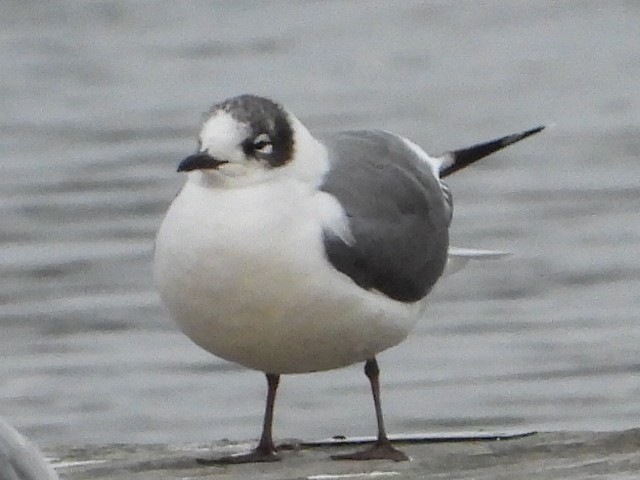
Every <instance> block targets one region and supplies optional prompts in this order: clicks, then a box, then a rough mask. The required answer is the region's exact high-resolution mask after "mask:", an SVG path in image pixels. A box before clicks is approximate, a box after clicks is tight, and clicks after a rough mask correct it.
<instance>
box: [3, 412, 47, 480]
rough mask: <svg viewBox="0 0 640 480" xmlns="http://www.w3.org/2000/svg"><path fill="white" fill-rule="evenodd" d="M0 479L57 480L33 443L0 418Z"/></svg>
mask: <svg viewBox="0 0 640 480" xmlns="http://www.w3.org/2000/svg"><path fill="white" fill-rule="evenodd" d="M0 479H2V480H58V479H59V477H58V474H57V473H56V472H55V470H54V469H53V467H51V465H49V463H47V461H46V459H45V458H44V457H43V455H42V453H41V452H40V450H39V449H38V447H36V446H35V445H34V444H33V443H31V442H30V441H28V440H27V439H26V438H24V437H23V436H22V435H20V433H18V431H17V430H16V429H15V428H13V427H12V426H11V425H9V424H8V423H7V422H6V421H5V420H3V419H2V418H0Z"/></svg>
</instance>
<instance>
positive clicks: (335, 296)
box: [154, 182, 421, 373]
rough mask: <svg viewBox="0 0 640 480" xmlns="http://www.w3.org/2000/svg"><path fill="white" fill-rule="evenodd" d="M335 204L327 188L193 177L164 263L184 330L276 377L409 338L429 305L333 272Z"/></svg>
mask: <svg viewBox="0 0 640 480" xmlns="http://www.w3.org/2000/svg"><path fill="white" fill-rule="evenodd" d="M278 192H281V193H278ZM329 204H331V205H329ZM328 205H329V206H333V207H334V209H335V200H334V199H333V198H332V197H330V196H329V195H327V194H326V193H321V192H315V191H311V190H309V189H308V188H304V187H302V186H296V185H291V186H288V187H287V188H286V189H282V190H278V191H276V189H273V188H270V189H269V188H263V187H260V186H255V187H251V188H250V189H211V188H203V187H201V186H199V185H197V184H195V183H193V182H187V184H186V185H185V187H184V188H183V190H182V192H181V193H180V194H179V195H178V197H177V198H176V199H175V201H174V202H173V204H172V205H171V207H170V209H169V211H168V213H167V216H166V218H165V219H164V221H163V223H162V226H161V227H160V231H159V233H158V238H157V244H156V253H155V265H154V276H155V283H156V286H157V288H158V290H159V292H160V294H161V296H162V299H163V300H164V302H165V303H166V305H167V306H168V308H169V309H170V311H171V313H172V314H173V316H174V318H175V320H176V321H177V323H178V325H179V326H180V328H181V329H182V330H183V332H184V333H185V334H186V335H187V336H189V338H191V339H192V340H193V341H194V342H195V343H197V344H198V345H200V346H201V347H202V348H204V349H205V350H207V351H209V352H211V353H213V354H214V355H217V356H219V357H222V358H225V359H227V360H230V361H233V362H236V363H239V364H241V365H244V366H246V367H249V368H253V369H256V370H261V371H264V372H270V373H301V372H312V371H317V370H329V369H332V368H338V367H342V366H345V365H349V364H351V363H355V362H359V361H365V360H367V359H369V358H372V357H373V356H374V355H375V354H377V353H379V352H380V351H382V350H385V349H387V348H389V347H392V346H394V345H397V344H398V343H400V342H401V341H402V340H404V339H405V338H406V336H407V335H408V333H409V332H410V330H411V328H412V327H413V325H414V324H415V322H416V320H417V318H418V316H419V314H420V311H421V305H420V304H404V303H401V302H397V301H394V300H390V299H388V298H386V297H384V296H382V295H380V294H377V293H374V292H368V291H365V290H363V289H361V288H360V287H358V286H357V285H356V284H355V283H353V282H352V281H351V279H350V278H348V277H347V276H345V275H343V274H341V273H339V272H338V271H336V270H335V269H333V267H332V266H331V264H330V263H329V262H328V260H327V259H326V257H325V255H324V246H323V240H322V227H323V222H324V221H326V210H327V206H328ZM323 212H325V213H323ZM323 218H324V219H325V220H323Z"/></svg>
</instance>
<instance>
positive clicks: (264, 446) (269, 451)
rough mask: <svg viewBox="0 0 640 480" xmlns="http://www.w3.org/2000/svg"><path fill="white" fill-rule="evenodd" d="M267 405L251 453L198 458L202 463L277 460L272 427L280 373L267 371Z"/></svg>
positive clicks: (221, 463) (222, 463) (278, 458)
mask: <svg viewBox="0 0 640 480" xmlns="http://www.w3.org/2000/svg"><path fill="white" fill-rule="evenodd" d="M266 376H267V385H268V391H267V405H266V407H265V411H264V422H263V424H262V435H261V436H260V442H259V443H258V446H257V447H256V448H255V449H254V450H252V451H251V452H249V453H245V454H239V455H230V456H228V457H222V458H216V459H198V460H197V461H198V463H199V464H200V465H228V464H238V463H258V462H277V461H278V460H280V457H278V455H277V454H276V447H275V445H274V444H273V437H272V436H271V427H272V425H273V405H274V403H275V400H276V390H277V389H278V383H279V382H280V375H276V374H273V373H267V374H266Z"/></svg>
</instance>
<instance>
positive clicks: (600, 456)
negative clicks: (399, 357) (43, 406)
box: [45, 429, 640, 480]
mask: <svg viewBox="0 0 640 480" xmlns="http://www.w3.org/2000/svg"><path fill="white" fill-rule="evenodd" d="M368 440H369V439H361V438H357V439H356V438H338V439H327V440H320V441H315V442H296V441H291V442H285V443H284V444H283V445H282V448H281V456H282V461H280V462H276V463H269V464H252V465H230V466H206V467H205V466H201V465H199V464H198V463H196V460H195V459H196V458H198V457H200V458H203V457H204V458H208V457H213V456H223V455H229V454H232V453H235V452H240V451H242V450H246V449H249V448H251V447H252V446H253V442H247V443H230V442H226V443H225V442H219V443H216V444H213V445H209V446H203V445H125V444H122V445H105V446H94V447H91V446H89V447H59V448H54V449H49V450H46V451H45V453H46V454H47V456H48V457H50V458H52V463H53V465H54V467H55V468H56V470H57V471H58V473H59V474H60V476H61V478H63V479H73V480H81V479H109V480H116V479H117V480H125V479H126V480H147V479H149V480H151V479H153V480H161V479H199V480H207V479H217V480H223V479H254V478H255V479H257V478H260V479H306V480H334V479H335V480H340V479H368V478H375V479H383V480H384V479H387V478H389V479H398V480H399V479H417V478H427V479H429V478H433V479H435V478H438V479H448V478H452V479H453V478H473V479H499V478H504V479H525V478H526V479H531V478H536V479H563V480H567V479H580V480H582V479H584V478H592V477H594V476H604V477H606V478H610V479H623V478H624V479H630V478H640V429H634V430H627V431H622V432H606V433H594V432H555V433H534V432H511V433H479V434H478V433H475V434H474V433H465V432H462V433H460V434H455V435H453V434H447V435H411V436H396V437H395V440H396V442H397V444H398V445H400V446H401V447H402V449H403V450H404V451H405V453H407V454H408V455H409V456H410V457H411V461H410V462H401V463H394V462H387V461H371V462H365V463H362V462H335V461H331V460H330V459H329V455H331V454H332V453H336V452H338V451H348V450H349V449H354V448H358V447H357V445H354V444H359V443H366V442H367V441H368Z"/></svg>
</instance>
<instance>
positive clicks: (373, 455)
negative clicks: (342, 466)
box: [331, 441, 409, 462]
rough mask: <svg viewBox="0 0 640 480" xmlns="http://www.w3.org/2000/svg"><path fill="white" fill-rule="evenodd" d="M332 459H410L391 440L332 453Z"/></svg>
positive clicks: (399, 460)
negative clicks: (338, 453) (353, 449)
mask: <svg viewBox="0 0 640 480" xmlns="http://www.w3.org/2000/svg"><path fill="white" fill-rule="evenodd" d="M331 460H393V461H394V462H406V461H407V460H409V457H407V456H406V455H405V454H404V453H402V452H401V451H400V450H398V449H396V448H394V447H393V445H391V442H389V441H386V442H377V443H375V444H374V445H373V446H372V447H370V448H367V449H365V450H361V451H359V452H353V453H344V454H340V455H331Z"/></svg>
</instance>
